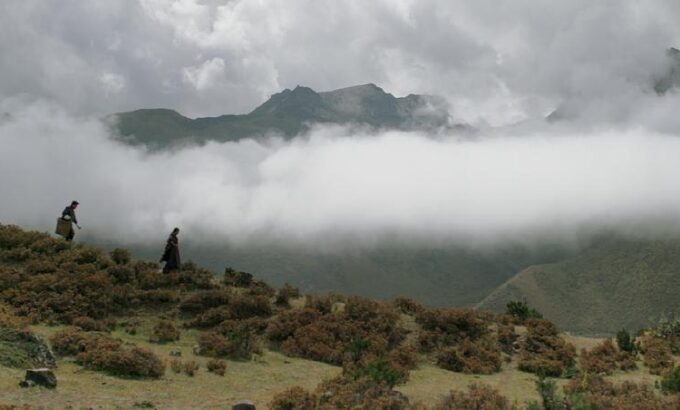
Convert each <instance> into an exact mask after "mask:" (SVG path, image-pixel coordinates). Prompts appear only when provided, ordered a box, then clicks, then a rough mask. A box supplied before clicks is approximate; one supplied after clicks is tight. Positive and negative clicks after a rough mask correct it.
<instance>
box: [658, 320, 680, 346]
mask: <svg viewBox="0 0 680 410" xmlns="http://www.w3.org/2000/svg"><path fill="white" fill-rule="evenodd" d="M653 332H654V336H656V337H658V338H660V339H664V340H665V341H667V342H668V345H669V346H670V348H671V352H672V353H673V354H680V317H674V318H673V319H665V318H664V319H662V320H660V321H659V324H658V326H657V327H656V328H654V329H653Z"/></svg>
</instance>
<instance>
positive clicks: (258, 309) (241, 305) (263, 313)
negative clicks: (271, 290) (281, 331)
mask: <svg viewBox="0 0 680 410" xmlns="http://www.w3.org/2000/svg"><path fill="white" fill-rule="evenodd" d="M229 310H230V311H231V318H232V319H247V318H249V317H253V316H260V317H268V316H271V314H272V307H271V304H270V303H269V298H267V297H265V296H246V295H237V296H234V297H233V298H232V300H231V301H230V302H229Z"/></svg>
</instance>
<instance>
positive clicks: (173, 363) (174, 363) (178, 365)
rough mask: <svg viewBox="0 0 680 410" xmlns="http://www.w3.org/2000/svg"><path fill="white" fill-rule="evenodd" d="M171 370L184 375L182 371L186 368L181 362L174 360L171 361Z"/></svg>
mask: <svg viewBox="0 0 680 410" xmlns="http://www.w3.org/2000/svg"><path fill="white" fill-rule="evenodd" d="M170 368H171V369H172V371H173V372H175V373H177V374H179V373H182V369H183V368H184V365H183V364H182V361H181V360H179V359H172V360H171V361H170Z"/></svg>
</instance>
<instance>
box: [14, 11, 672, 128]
mask: <svg viewBox="0 0 680 410" xmlns="http://www.w3.org/2000/svg"><path fill="white" fill-rule="evenodd" d="M679 19H680V3H679V2H677V1H675V0H667V1H664V0H648V1H644V2H641V1H637V0H598V1H592V0H564V1H544V0H475V1H469V0H375V1H364V0H354V1H353V0H347V1H335V0H268V1H262V0H247V1H246V0H244V1H239V0H232V1H227V0H222V1H217V0H117V1H114V0H111V1H80V0H63V1H43V0H5V1H2V2H1V3H0V50H1V51H2V59H0V98H2V99H3V100H6V99H8V98H13V99H14V100H16V99H20V100H21V101H22V102H25V101H31V100H35V99H41V98H44V99H49V100H52V101H54V102H56V103H58V104H59V105H61V106H63V107H64V108H65V109H66V110H68V111H69V112H71V113H75V114H86V115H89V114H93V115H103V114H109V113H111V112H117V111H127V110H132V109H136V108H142V107H145V108H149V107H167V108H173V109H177V110H178V111H180V112H181V113H183V114H185V115H189V116H211V115H220V114H224V113H245V112H248V111H250V110H251V109H253V108H254V107H255V106H257V105H259V104H260V103H262V102H263V101H264V100H266V98H268V97H269V95H271V94H272V93H275V92H278V91H280V90H282V89H284V88H292V87H294V86H296V85H298V84H301V85H307V86H310V87H312V88H314V89H316V90H319V91H324V90H330V89H336V88H341V87H345V86H350V85H356V84H363V83H369V82H372V83H375V84H377V85H379V86H381V87H383V88H384V89H385V90H386V91H388V92H391V93H393V94H395V95H397V96H401V95H406V94H408V93H429V94H438V95H442V96H444V97H447V98H448V99H449V100H450V101H451V103H452V104H453V107H454V111H455V112H454V116H455V117H456V118H457V119H459V120H465V121H468V122H473V123H474V122H478V121H484V122H487V123H490V124H492V125H499V124H507V123H513V122H517V121H520V120H524V119H527V118H536V117H542V116H545V115H546V114H548V113H549V112H551V111H552V110H553V109H554V108H555V107H557V106H560V105H567V106H571V110H572V111H574V110H577V111H579V113H580V111H586V113H585V115H588V114H589V113H590V114H592V113H596V115H595V117H597V118H598V119H602V118H603V117H606V119H607V120H609V121H611V122H620V121H622V120H624V119H626V118H627V117H629V116H630V115H631V112H630V110H631V109H630V106H629V105H628V104H627V103H626V101H628V100H630V99H631V98H635V99H637V98H638V97H639V96H640V94H642V93H643V92H644V91H647V90H649V82H650V79H651V77H652V76H653V75H654V74H655V73H657V72H659V71H660V70H662V66H663V65H664V63H665V62H664V51H665V49H666V48H668V47H670V46H673V45H677V44H678V43H680V25H679V24H677V22H678V21H679ZM5 103H6V102H5ZM650 121H652V120H650Z"/></svg>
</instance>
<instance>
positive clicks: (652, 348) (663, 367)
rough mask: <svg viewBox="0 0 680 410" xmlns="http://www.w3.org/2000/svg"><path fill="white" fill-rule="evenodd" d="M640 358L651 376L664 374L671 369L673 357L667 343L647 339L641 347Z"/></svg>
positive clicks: (655, 339) (655, 338)
mask: <svg viewBox="0 0 680 410" xmlns="http://www.w3.org/2000/svg"><path fill="white" fill-rule="evenodd" d="M642 357H643V360H644V364H645V366H647V367H648V368H649V372H650V373H651V374H661V375H663V374H665V373H666V372H669V371H670V370H671V369H673V356H672V354H671V348H670V346H669V344H668V342H667V341H665V340H663V339H660V338H657V337H647V338H645V340H644V341H643V345H642Z"/></svg>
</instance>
